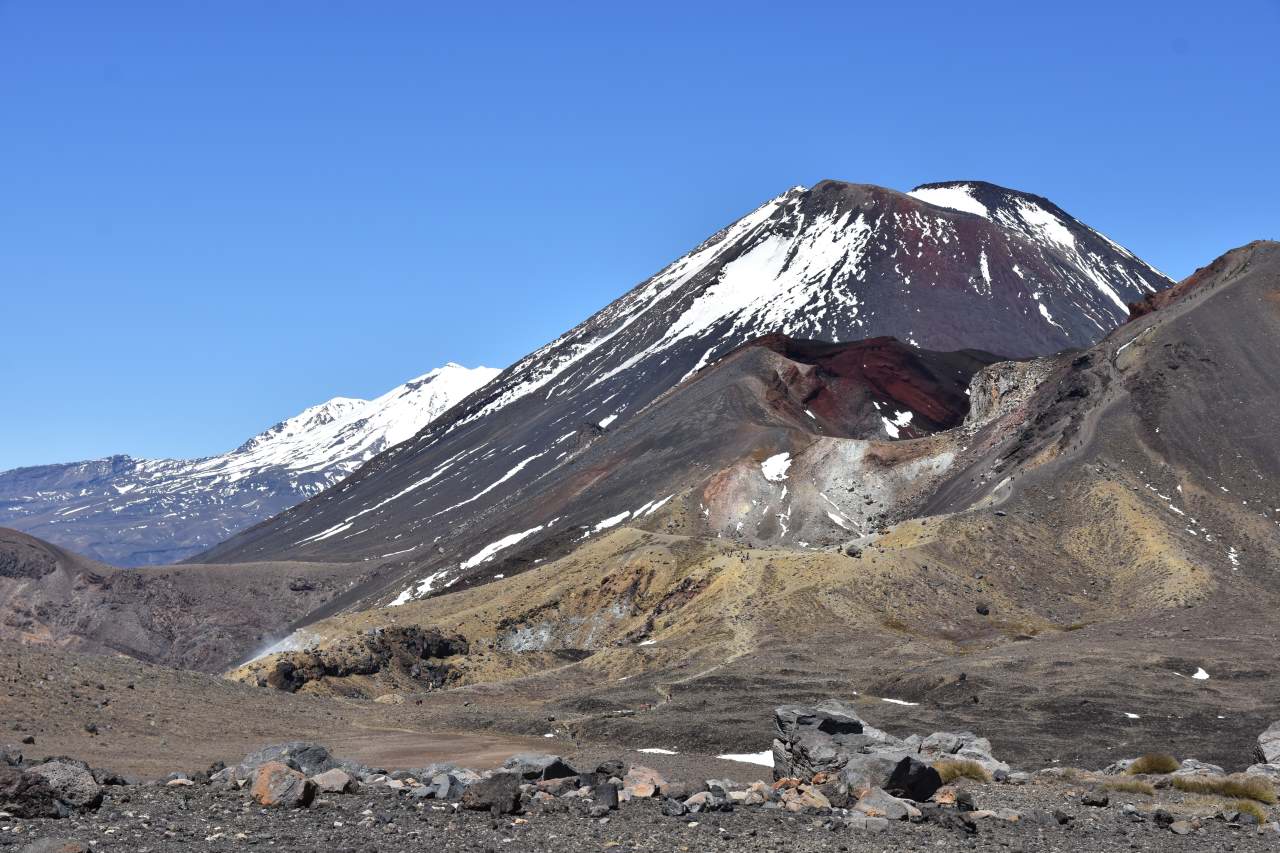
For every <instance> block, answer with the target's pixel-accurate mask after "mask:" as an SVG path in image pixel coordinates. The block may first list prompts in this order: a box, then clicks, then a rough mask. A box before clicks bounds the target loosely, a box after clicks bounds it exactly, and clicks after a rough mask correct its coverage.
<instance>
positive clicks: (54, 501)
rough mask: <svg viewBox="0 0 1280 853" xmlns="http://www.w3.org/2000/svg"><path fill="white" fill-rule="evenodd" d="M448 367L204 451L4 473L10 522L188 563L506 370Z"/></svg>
mask: <svg viewBox="0 0 1280 853" xmlns="http://www.w3.org/2000/svg"><path fill="white" fill-rule="evenodd" d="M498 372H499V371H497V370H495V369H493V368H489V367H476V368H466V367H462V366H461V365H457V364H452V363H450V364H446V365H445V366H444V367H441V368H437V369H436V370H433V371H431V372H430V373H427V374H425V375H423V376H419V377H418V378H416V379H413V380H410V381H409V382H406V383H405V384H403V385H400V386H398V387H396V388H393V389H391V390H390V391H388V392H387V393H386V394H383V395H382V396H381V397H378V398H376V399H373V400H359V399H354V398H350V397H335V398H333V399H332V400H329V401H328V402H325V403H321V404H320V405H318V406H312V407H311V408H309V409H306V410H305V411H303V412H301V413H299V414H297V415H295V416H293V417H291V418H289V419H287V420H284V421H281V422H280V423H278V424H276V425H275V426H273V427H271V428H270V429H268V430H265V431H264V432H261V433H259V434H258V435H255V436H254V437H253V438H250V439H249V440H248V441H246V442H245V443H244V444H242V445H240V446H239V447H238V448H236V449H235V450H233V451H231V452H229V453H224V454H222V455H220V456H210V457H208V458H206V459H194V460H188V459H134V458H132V457H129V456H111V457H108V458H106V459H95V460H92V461H87V462H73V463H68V464H59V465H42V466H36V467H29V468H16V469H14V470H12V471H6V472H3V473H0V526H5V527H12V528H15V529H17V530H21V531H23V532H25V533H30V534H33V535H36V536H39V537H41V538H43V539H46V540H48V541H50V542H53V543H55V544H57V545H61V546H63V547H66V548H69V549H72V550H74V551H77V552H79V553H82V554H85V555H88V556H90V557H93V558H95V559H99V560H102V561H104V562H108V563H113V564H116V565H122V566H138V565H154V564H159V563H170V562H176V561H178V560H182V559H184V558H186V557H189V556H192V555H193V554H196V553H199V552H200V551H203V550H205V549H207V548H209V547H210V546H212V545H214V544H216V543H218V542H220V541H222V540H223V539H225V538H226V537H227V536H230V535H231V534H233V533H235V532H237V531H239V530H242V529H244V528H246V527H249V526H251V525H253V524H256V523H257V522H259V521H262V520H263V519H265V518H269V517H270V516H272V515H275V514H276V513H278V512H281V511H282V510H285V509H287V508H289V507H291V506H293V505H294V504H296V503H298V502H299V501H301V500H304V499H305V498H308V497H310V496H312V495H314V494H316V493H317V492H320V491H322V490H324V489H325V488H328V487H329V486H331V485H333V484H334V483H336V482H338V481H339V480H342V479H343V478H344V477H346V476H347V475H348V474H350V473H351V472H352V471H354V470H356V469H357V468H359V467H360V466H361V465H362V464H364V463H365V462H366V461H368V460H369V459H371V458H373V457H374V456H376V455H377V454H378V453H381V452H382V451H383V450H386V449H387V448H388V447H392V446H394V445H396V444H399V443H400V442H402V441H404V440H406V439H408V438H411V437H412V436H413V435H414V434H416V433H417V432H418V431H419V430H421V429H422V428H423V427H424V426H426V425H427V424H429V423H431V422H432V421H433V420H435V419H436V418H437V417H439V416H440V415H441V414H443V413H444V412H446V411H447V410H448V409H449V408H451V407H452V406H453V405H454V404H456V403H457V402H458V401H459V400H461V399H463V398H464V397H466V396H467V395H468V394H470V393H471V392H472V391H474V390H476V389H477V388H479V387H480V386H482V385H484V384H485V383H486V382H488V381H489V380H491V379H493V378H494V377H495V376H497V375H498Z"/></svg>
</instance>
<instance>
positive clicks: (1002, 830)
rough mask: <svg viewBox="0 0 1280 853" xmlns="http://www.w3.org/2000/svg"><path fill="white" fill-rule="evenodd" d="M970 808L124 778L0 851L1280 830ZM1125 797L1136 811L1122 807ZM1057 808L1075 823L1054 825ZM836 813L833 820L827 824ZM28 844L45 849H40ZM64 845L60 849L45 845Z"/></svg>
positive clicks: (24, 828)
mask: <svg viewBox="0 0 1280 853" xmlns="http://www.w3.org/2000/svg"><path fill="white" fill-rule="evenodd" d="M970 790H971V792H972V793H973V794H974V798H975V801H976V804H977V806H978V808H980V809H988V808H990V809H995V808H1011V809H1014V810H1016V811H1018V812H1020V813H1021V814H1022V819H1021V820H1019V821H1017V822H1014V823H1007V822H1004V821H1001V820H997V819H994V818H986V819H980V820H978V821H976V824H977V831H976V832H975V833H972V834H970V833H968V832H966V831H964V830H962V829H959V828H949V827H946V826H942V825H939V824H938V823H909V822H897V823H892V824H889V825H888V828H887V829H885V830H883V831H879V832H877V831H872V830H866V829H854V828H849V827H842V826H839V818H838V816H832V815H816V814H814V815H810V814H790V813H787V812H784V811H781V810H776V809H763V808H760V807H739V808H738V809H737V810H736V811H733V812H716V813H709V814H699V815H691V816H687V817H683V818H674V817H666V816H664V815H663V814H662V812H661V808H660V806H659V803H658V802H656V801H635V802H631V803H624V804H623V805H622V807H621V809H619V810H618V811H615V812H612V813H610V816H609V817H607V818H603V819H601V818H591V817H588V816H587V815H586V814H584V813H583V812H584V811H585V805H586V804H584V803H582V802H581V801H578V802H574V801H569V800H564V799H561V800H557V801H555V802H554V803H552V804H550V806H549V807H541V806H531V807H530V808H529V809H528V810H527V811H526V812H525V813H524V814H522V815H520V816H517V817H503V818H494V817H492V816H490V815H489V814H488V813H484V812H467V811H455V809H454V807H453V806H452V805H449V804H440V803H434V802H430V801H428V802H422V801H417V800H414V799H413V798H411V797H409V796H407V795H405V794H403V793H397V792H395V791H391V790H389V789H386V788H366V789H364V790H363V791H361V792H360V793H357V794H350V795H327V796H324V797H323V798H321V799H319V800H317V802H316V803H315V804H314V805H313V806H312V808H310V809H303V810H269V809H263V808H260V807H259V806H257V805H256V803H254V802H253V801H251V800H250V798H249V795H248V793H247V792H246V791H228V790H222V789H217V788H214V787H210V786H196V787H191V788H167V787H158V786H127V787H113V788H108V789H107V797H106V800H105V801H104V803H103V805H102V806H101V808H100V809H99V810H98V811H97V812H94V813H89V814H84V815H76V816H72V817H70V818H66V819H63V820H15V819H7V818H4V819H0V850H10V849H13V850H22V849H23V848H24V847H25V846H26V845H28V844H31V843H32V842H38V841H39V840H41V839H48V840H51V839H61V840H67V841H71V842H75V843H76V844H79V845H85V846H83V847H81V848H77V847H76V846H74V845H73V846H71V847H70V848H69V849H71V850H75V849H85V850H88V849H92V850H99V851H129V853H147V852H148V851H157V853H158V851H173V850H182V851H193V850H194V851H201V850H209V851H222V850H239V849H245V848H255V849H270V850H285V851H318V850H325V851H359V853H393V851H410V850H413V851H419V850H432V849H438V850H450V851H497V850H555V851H579V850H583V851H585V850H593V851H597V850H606V849H614V848H618V849H625V850H645V851H667V850H670V851H701V850H718V851H725V853H734V851H757V850H770V851H777V850H785V851H792V852H793V853H804V852H805V851H819V850H822V851H833V850H839V851H877V853H878V852H879V851H902V850H926V849H927V850H999V851H1020V850H1021V851H1062V852H1063V853H1068V851H1081V853H1085V851H1088V853H1095V852H1096V851H1121V850H1124V851H1128V850H1159V851H1179V850H1196V851H1204V850H1214V851H1216V850H1223V851H1251V850H1270V851H1274V850H1276V849H1277V847H1280V833H1277V832H1276V831H1275V830H1274V829H1260V828H1258V827H1257V826H1236V825H1231V824H1228V823H1226V822H1225V821H1223V820H1221V819H1217V818H1213V817H1210V816H1211V815H1212V814H1213V813H1214V812H1215V811H1216V810H1218V809H1220V808H1222V807H1223V805H1224V803H1222V802H1221V801H1210V800H1202V799H1199V798H1188V797H1185V796H1184V795H1180V794H1177V793H1175V792H1160V798H1159V800H1158V802H1157V801H1153V800H1151V799H1150V798H1146V797H1136V798H1130V799H1129V800H1126V798H1124V797H1119V798H1114V799H1113V801H1112V804H1111V805H1110V806H1107V807H1103V808H1096V807H1087V806H1084V805H1082V804H1081V802H1080V795H1081V793H1082V789H1081V788H1080V787H1078V786H1073V785H1070V784H1062V783H1057V782H1053V783H1044V784H1031V785H1026V786H1010V785H977V786H974V787H972V788H970ZM1126 801H1129V802H1132V804H1133V805H1134V806H1136V807H1137V808H1138V809H1139V810H1140V813H1142V814H1144V816H1143V817H1142V818H1137V817H1134V816H1133V815H1130V814H1126V813H1125V810H1124V804H1125V802H1126ZM1156 806H1159V807H1160V808H1164V809H1167V810H1168V811H1169V812H1170V813H1172V814H1174V815H1175V816H1179V817H1182V816H1191V815H1194V814H1200V815H1203V816H1204V817H1203V818H1202V822H1201V825H1200V826H1199V828H1196V829H1193V830H1192V831H1191V832H1190V834H1188V835H1177V834H1174V833H1173V832H1171V831H1170V830H1169V829H1168V828H1167V827H1165V826H1160V825H1158V824H1157V822H1156V821H1155V820H1153V819H1152V817H1151V814H1150V813H1151V811H1152V810H1153V809H1154V808H1155V807H1156ZM1055 809H1056V810H1060V811H1061V812H1063V813H1065V814H1066V815H1068V816H1070V818H1071V820H1070V821H1069V822H1068V823H1067V824H1065V825H1060V824H1059V822H1058V820H1056V819H1054V818H1052V817H1051V816H1050V815H1051V813H1052V812H1053V810H1055ZM833 822H834V823H836V824H837V825H836V826H834V827H833V826H832V824H833ZM35 849H41V848H39V847H36V848H35ZM44 849H62V848H44Z"/></svg>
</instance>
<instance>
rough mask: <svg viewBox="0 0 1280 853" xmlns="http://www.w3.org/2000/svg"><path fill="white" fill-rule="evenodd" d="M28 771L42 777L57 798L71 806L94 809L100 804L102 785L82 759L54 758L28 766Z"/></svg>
mask: <svg viewBox="0 0 1280 853" xmlns="http://www.w3.org/2000/svg"><path fill="white" fill-rule="evenodd" d="M30 772H31V773H34V774H35V775H37V776H39V777H41V778H42V779H44V780H45V784H47V785H48V786H49V787H50V788H52V789H53V790H54V792H55V793H56V794H57V795H58V799H59V800H62V802H64V803H66V804H67V805H69V806H71V807H72V808H75V809H82V810H85V809H96V808H97V807H98V806H100V805H102V786H101V785H99V784H98V780H96V779H94V778H93V773H92V772H91V771H90V770H89V766H88V765H87V764H85V763H84V762H82V761H75V760H71V759H55V760H53V761H46V762H45V763H43V764H40V765H38V766H36V767H32V768H30Z"/></svg>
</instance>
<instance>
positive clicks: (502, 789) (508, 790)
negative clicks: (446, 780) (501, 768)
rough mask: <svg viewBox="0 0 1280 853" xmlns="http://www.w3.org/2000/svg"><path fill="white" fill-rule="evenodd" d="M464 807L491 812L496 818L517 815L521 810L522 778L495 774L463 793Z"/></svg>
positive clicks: (513, 775)
mask: <svg viewBox="0 0 1280 853" xmlns="http://www.w3.org/2000/svg"><path fill="white" fill-rule="evenodd" d="M462 807H463V808H464V809H470V810H471V811H489V812H492V813H493V814H494V815H495V816H496V815H504V814H515V813H516V812H518V811H519V810H520V777H519V776H518V775H516V774H515V773H495V774H493V775H492V776H490V777H489V778H488V779H481V780H480V781H479V782H476V783H475V784H473V785H471V786H470V787H469V788H467V790H466V791H465V792H463V794H462Z"/></svg>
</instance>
